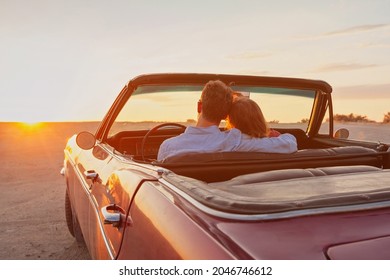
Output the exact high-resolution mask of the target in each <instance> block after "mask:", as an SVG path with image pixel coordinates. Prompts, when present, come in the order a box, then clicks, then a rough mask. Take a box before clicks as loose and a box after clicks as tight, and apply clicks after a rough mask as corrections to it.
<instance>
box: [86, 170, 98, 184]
mask: <svg viewBox="0 0 390 280" xmlns="http://www.w3.org/2000/svg"><path fill="white" fill-rule="evenodd" d="M84 175H85V177H86V178H87V179H91V180H92V181H96V180H97V179H98V178H99V174H98V173H97V172H96V171H95V170H87V171H85V172H84Z"/></svg>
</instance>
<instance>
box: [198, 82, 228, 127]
mask: <svg viewBox="0 0 390 280" xmlns="http://www.w3.org/2000/svg"><path fill="white" fill-rule="evenodd" d="M201 101H202V116H203V117H204V118H205V119H206V120H208V121H210V122H218V123H219V122H220V121H221V120H223V119H226V118H227V116H228V114H229V111H230V108H231V106H232V102H233V91H232V90H231V88H230V87H228V86H227V85H226V84H225V83H223V82H221V81H219V80H216V81H209V82H208V83H207V84H206V85H205V86H204V88H203V90H202V96H201Z"/></svg>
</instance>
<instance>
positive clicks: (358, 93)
mask: <svg viewBox="0 0 390 280" xmlns="http://www.w3.org/2000/svg"><path fill="white" fill-rule="evenodd" d="M334 92H335V93H336V94H335V96H337V98H338V99H388V98H389V97H390V84H378V85H356V86H346V87H335V90H334ZM389 110H390V108H389Z"/></svg>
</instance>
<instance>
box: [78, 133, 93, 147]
mask: <svg viewBox="0 0 390 280" xmlns="http://www.w3.org/2000/svg"><path fill="white" fill-rule="evenodd" d="M76 143H77V145H78V146H79V147H80V148H81V149H83V150H90V149H92V148H93V147H95V143H96V138H95V135H93V134H92V133H90V132H88V131H83V132H80V133H79V134H77V136H76Z"/></svg>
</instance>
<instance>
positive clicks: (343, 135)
mask: <svg viewBox="0 0 390 280" xmlns="http://www.w3.org/2000/svg"><path fill="white" fill-rule="evenodd" d="M348 137H349V130H348V129H346V128H340V129H338V130H337V131H336V132H335V134H334V138H337V139H348Z"/></svg>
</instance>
